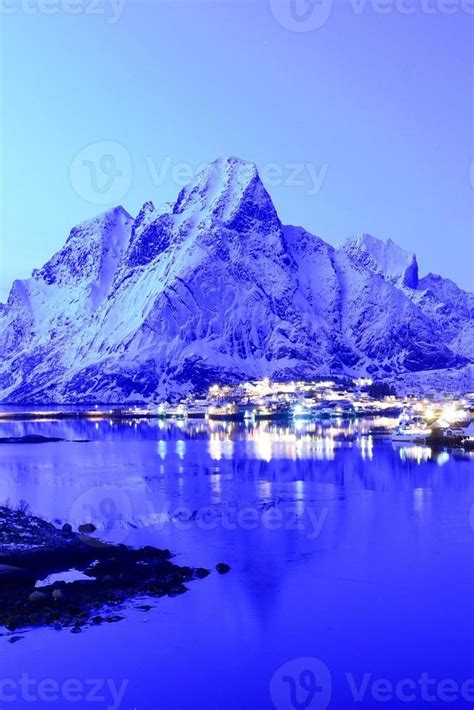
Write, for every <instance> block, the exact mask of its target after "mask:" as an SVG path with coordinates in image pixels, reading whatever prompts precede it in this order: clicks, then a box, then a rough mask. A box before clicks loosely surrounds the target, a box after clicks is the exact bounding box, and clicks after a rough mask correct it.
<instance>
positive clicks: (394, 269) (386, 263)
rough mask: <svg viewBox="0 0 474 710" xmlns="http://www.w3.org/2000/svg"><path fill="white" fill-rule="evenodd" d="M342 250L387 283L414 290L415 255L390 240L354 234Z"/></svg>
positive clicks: (416, 283) (415, 275) (415, 277)
mask: <svg viewBox="0 0 474 710" xmlns="http://www.w3.org/2000/svg"><path fill="white" fill-rule="evenodd" d="M342 248H343V250H344V251H345V252H346V254H348V256H349V257H350V258H351V259H352V260H353V261H355V262H358V263H360V264H361V265H363V266H365V267H366V268H369V269H371V271H374V272H375V273H379V274H381V275H382V276H384V277H385V278H386V279H387V280H388V281H391V282H393V283H397V284H398V285H400V286H407V287H409V288H413V289H416V288H417V286H418V263H417V261H416V256H415V254H413V253H411V252H409V251H406V250H405V249H402V247H399V246H398V245H397V244H395V242H394V241H393V240H392V239H387V240H386V241H384V240H383V239H377V238H376V237H373V236H372V235H371V234H366V233H363V234H356V235H354V236H352V237H349V238H348V239H347V240H346V242H345V243H344V244H343V247H342Z"/></svg>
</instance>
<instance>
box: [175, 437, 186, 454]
mask: <svg viewBox="0 0 474 710" xmlns="http://www.w3.org/2000/svg"><path fill="white" fill-rule="evenodd" d="M176 453H177V454H178V456H179V458H180V459H184V456H185V454H186V442H185V441H183V439H178V441H177V442H176Z"/></svg>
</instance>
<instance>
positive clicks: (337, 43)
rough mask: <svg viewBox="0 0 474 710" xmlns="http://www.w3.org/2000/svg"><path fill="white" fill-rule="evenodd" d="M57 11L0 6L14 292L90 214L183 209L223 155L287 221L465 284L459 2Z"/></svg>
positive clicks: (471, 113) (161, 3)
mask: <svg viewBox="0 0 474 710" xmlns="http://www.w3.org/2000/svg"><path fill="white" fill-rule="evenodd" d="M45 1H46V0H3V7H4V10H5V8H6V13H7V14H3V16H2V18H1V26H2V40H3V49H2V60H3V61H2V64H3V71H2V114H3V115H2V119H3V120H2V126H1V136H2V140H1V150H2V155H1V166H2V171H1V178H2V186H1V197H2V205H1V247H2V248H1V252H0V256H1V268H0V298H1V299H2V300H4V299H5V298H6V295H7V293H8V290H9V287H10V285H11V282H12V280H13V279H15V278H25V277H27V276H29V274H30V273H31V270H32V269H33V268H35V267H39V266H41V265H42V264H43V263H44V262H45V261H46V260H47V259H48V258H49V257H50V256H51V255H52V254H53V253H54V251H56V250H57V249H58V248H60V247H61V246H62V244H63V243H64V240H65V238H66V236H67V234H68V232H69V230H70V228H71V227H72V226H74V225H75V224H77V223H78V222H80V221H82V220H84V219H87V218H89V217H91V216H93V215H95V214H97V213H98V212H101V211H103V210H104V209H107V208H108V207H109V206H112V205H113V204H117V203H120V204H123V205H124V207H126V208H127V209H128V210H129V211H130V212H131V213H132V214H136V213H137V212H138V210H139V208H140V206H141V204H142V203H143V202H145V201H146V200H148V199H152V200H153V201H154V202H155V204H159V203H160V202H162V201H165V200H171V199H175V198H176V196H177V193H178V192H179V189H180V187H181V184H182V183H183V181H185V179H186V174H188V175H189V174H192V172H193V171H195V170H196V169H197V167H199V165H201V164H203V163H205V162H208V161H210V160H213V159H215V158H216V157H218V156H224V155H236V156H239V157H242V158H246V159H249V160H252V161H254V162H255V163H257V165H258V166H259V168H260V169H261V170H262V173H263V175H264V178H266V184H267V187H268V189H269V192H270V193H271V195H272V197H273V199H274V202H275V204H276V206H277V209H278V212H279V214H280V217H281V218H282V220H283V221H284V222H286V223H292V224H300V225H302V226H304V227H306V228H307V229H308V230H309V231H312V232H314V233H315V234H318V235H319V236H321V237H323V238H325V239H327V240H328V241H329V242H331V243H333V244H338V243H340V242H342V241H343V240H344V239H345V238H346V237H347V236H348V235H350V234H353V233H356V232H362V231H365V232H369V233H371V234H373V235H375V236H378V237H381V238H384V239H385V238H388V237H391V238H392V239H393V240H394V241H396V242H397V243H399V244H400V245H401V246H403V247H404V248H406V249H409V250H413V251H415V252H416V254H417V255H418V261H419V263H420V269H421V272H422V273H426V272H428V271H434V272H437V273H442V274H443V275H444V276H447V277H450V278H453V279H454V280H456V281H457V282H458V283H459V284H460V285H461V286H463V287H465V288H469V289H472V288H473V282H474V251H473V243H474V239H473V223H474V219H473V217H474V214H473V198H474V189H473V188H474V164H473V163H472V161H473V160H474V133H473V131H474V120H473V119H474V109H473V75H474V69H473V58H474V57H473V52H474V50H473V47H474V41H473V40H474V36H473V28H474V15H473V14H469V13H468V12H467V11H466V9H465V8H466V6H468V4H469V3H468V2H467V0H464V3H462V2H461V0H459V1H457V0H450V2H446V0H424V4H423V6H421V5H418V6H416V7H414V6H413V2H414V0H404V4H402V0H393V4H392V7H391V8H390V2H392V0H385V2H384V3H383V7H385V8H386V7H387V6H388V8H389V11H387V13H383V14H382V12H381V7H380V6H377V5H374V4H373V2H369V0H367V3H366V6H365V9H364V11H363V12H361V11H360V8H361V7H362V6H363V4H364V0H352V4H351V1H350V0H347V1H346V0H344V2H343V0H334V2H333V3H332V5H330V4H329V3H330V0H321V2H322V5H318V6H314V7H313V8H311V6H307V3H308V0H253V1H245V0H219V1H212V0H192V1H191V0H188V1H185V0H154V1H152V0H125V4H124V6H123V7H122V8H118V6H117V3H118V2H119V3H121V2H123V0H114V2H111V0H100V4H99V3H98V0H74V2H73V0H48V1H47V2H46V9H47V10H48V14H46V13H45V12H44V10H45V6H44V5H43V4H42V2H43V3H44V2H45ZM291 2H293V3H295V5H294V8H296V11H298V12H301V13H302V14H301V15H300V16H299V18H300V19H299V20H296V19H294V16H292V15H291V13H290V10H291ZM357 2H359V6H358V5H357ZM374 2H375V0H374ZM68 3H70V4H71V6H73V7H75V8H77V7H79V10H81V12H80V13H79V14H71V12H70V10H71V7H70V5H69V4H68ZM360 3H362V6H361V5H360ZM386 3H388V5H387V4H386ZM462 4H463V6H464V9H463V7H462V6H461V5H462ZM471 5H472V9H473V11H474V2H472V3H471ZM354 7H359V10H358V11H356V10H355V9H354ZM403 7H408V8H411V7H414V12H412V13H411V14H405V13H404V12H401V11H400V8H402V9H403ZM446 7H447V8H448V9H449V8H451V11H450V12H451V14H447V10H446ZM453 8H454V10H453ZM97 9H98V10H99V11H100V14H95V12H96V10H97ZM120 10H122V12H121V14H120V16H119V14H118V13H119V12H120ZM305 10H307V11H308V12H307V19H306V20H305V19H304V17H305V15H304V11H305ZM329 10H330V13H329V16H328V17H327V20H326V21H325V22H324V23H323V22H322V20H323V19H324V16H323V15H322V14H321V13H323V12H325V11H328V12H329ZM315 12H318V13H320V15H319V16H317V15H315V14H314V13H315ZM112 20H116V21H112ZM312 24H321V26H320V27H319V28H314V27H313V26H312ZM88 146H89V147H88ZM104 156H105V157H104ZM295 166H297V169H298V175H295V174H294V173H295V170H296V167H295ZM117 172H119V173H121V174H120V175H118V176H117V175H116V173H117ZM109 178H114V179H110V180H109Z"/></svg>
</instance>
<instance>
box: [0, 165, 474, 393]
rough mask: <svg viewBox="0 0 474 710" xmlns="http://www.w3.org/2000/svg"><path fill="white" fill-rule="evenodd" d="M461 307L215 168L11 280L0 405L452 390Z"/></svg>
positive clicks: (2, 329)
mask: <svg viewBox="0 0 474 710" xmlns="http://www.w3.org/2000/svg"><path fill="white" fill-rule="evenodd" d="M473 299H474V296H473V295H472V294H469V293H468V292H465V291H462V289H459V287H457V286H456V284H454V282H451V281H449V280H448V279H442V277H436V276H434V275H431V274H428V275H426V276H424V277H422V278H421V279H420V278H419V274H418V263H417V260H416V257H415V255H414V254H411V253H409V252H406V251H405V250H403V249H401V248H400V247H398V246H397V245H396V244H394V242H392V241H391V240H388V241H386V242H384V241H381V240H378V239H376V238H375V237H372V236H370V235H367V234H363V235H358V236H356V237H352V238H349V239H348V240H347V241H346V242H345V243H344V244H343V245H342V246H341V247H340V248H336V247H333V246H331V245H329V244H328V243H326V242H325V241H324V240H323V239H321V238H320V237H317V236H315V235H312V234H310V233H309V232H307V231H306V230H304V229H303V228H301V227H293V226H287V225H283V224H282V223H281V221H280V219H279V217H278V214H277V212H276V209H275V207H274V205H273V202H272V200H271V198H270V195H269V194H268V192H267V190H266V189H265V187H264V186H263V183H262V182H261V180H260V177H259V175H258V171H257V169H256V167H255V166H254V165H253V164H252V163H248V162H246V161H242V160H240V159H237V158H225V159H218V160H217V161H214V162H213V163H211V164H209V165H208V166H206V167H204V168H203V169H202V170H201V171H200V172H199V173H198V174H197V175H196V177H195V178H194V180H193V181H191V183H190V184H189V185H188V186H186V187H184V188H183V189H182V190H181V191H180V193H179V195H178V197H177V199H176V202H175V203H171V204H169V205H167V206H165V207H164V208H163V209H156V208H155V207H154V205H153V203H151V202H146V203H144V205H143V206H142V208H141V209H140V211H139V214H138V215H137V217H136V218H135V219H134V218H133V217H131V216H130V215H129V214H128V213H127V212H126V210H124V208H122V207H116V208H113V209H111V210H108V211H107V212H104V213H102V214H101V215H99V216H98V217H96V218H93V219H92V220H88V221H86V222H84V223H82V224H80V225H78V226H77V227H75V228H73V229H72V230H71V232H70V235H69V237H68V239H67V240H66V243H65V245H64V247H63V248H62V249H60V250H59V251H58V252H57V253H56V254H55V255H54V256H53V257H52V258H51V259H50V260H49V261H48V262H47V263H46V264H45V265H44V266H43V267H42V268H41V269H38V270H35V271H34V272H33V274H32V277H31V278H30V279H25V280H24V281H16V282H14V284H13V286H12V289H11V291H10V295H9V297H8V300H7V303H6V304H5V305H4V306H3V307H2V308H1V309H0V354H1V361H0V401H4V402H30V401H31V402H53V401H54V402H58V403H60V402H80V401H85V402H95V401H97V402H101V403H102V402H127V401H146V400H149V399H160V398H164V397H171V398H172V397H175V396H179V395H181V394H182V393H184V392H188V391H192V390H201V389H205V388H206V387H207V386H209V385H210V384H212V383H213V382H214V381H216V380H217V381H228V382H237V381H241V380H246V379H253V378H259V377H265V376H270V377H273V378H274V379H294V378H295V377H298V378H305V379H310V378H313V377H318V376H325V375H328V374H333V375H348V376H359V375H363V374H367V375H371V376H373V377H375V378H378V379H384V378H385V379H390V380H393V381H396V382H397V383H398V385H399V387H402V388H403V381H404V378H405V379H406V380H407V381H410V382H411V383H412V384H411V385H410V386H411V387H415V386H416V383H415V384H413V383H414V381H415V380H419V381H420V387H423V380H424V379H427V375H426V373H430V376H429V377H428V379H429V380H430V381H432V379H433V378H432V374H433V373H434V372H440V373H448V372H449V373H450V374H449V379H450V382H455V381H456V373H458V374H459V378H458V379H459V381H460V382H463V385H462V386H463V387H465V386H466V385H465V383H466V377H467V378H468V379H467V381H468V382H469V378H470V377H471V375H470V374H469V373H470V371H471V370H470V368H471V367H472V363H473V362H474V337H473V328H472V320H473V319H472V308H473ZM453 373H454V376H453ZM466 373H467V374H466ZM442 380H443V377H441V378H440V383H441V384H442ZM454 386H455V385H453V384H450V387H454ZM473 388H474V387H473Z"/></svg>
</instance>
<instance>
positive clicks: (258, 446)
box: [255, 431, 272, 463]
mask: <svg viewBox="0 0 474 710" xmlns="http://www.w3.org/2000/svg"><path fill="white" fill-rule="evenodd" d="M255 454H256V457H257V458H258V459H261V460H262V461H266V462H267V463H270V461H271V460H272V437H271V435H270V434H268V433H267V432H263V431H262V432H260V433H259V435H258V436H257V437H256V439H255Z"/></svg>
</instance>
